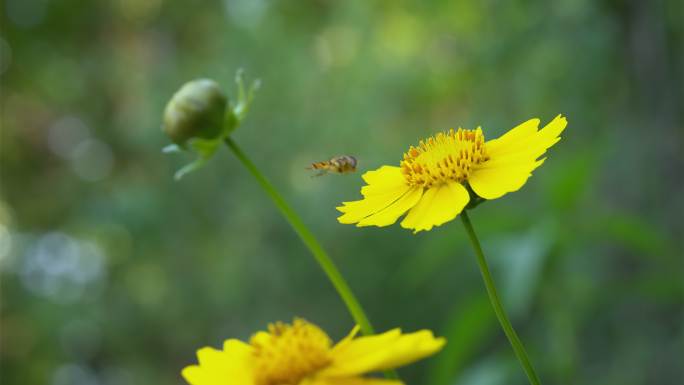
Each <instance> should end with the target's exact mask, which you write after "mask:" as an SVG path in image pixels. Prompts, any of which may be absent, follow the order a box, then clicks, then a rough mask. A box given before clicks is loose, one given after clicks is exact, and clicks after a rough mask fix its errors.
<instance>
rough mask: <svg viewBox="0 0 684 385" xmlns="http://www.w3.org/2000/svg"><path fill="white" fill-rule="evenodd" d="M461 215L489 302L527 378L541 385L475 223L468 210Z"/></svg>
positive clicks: (533, 384)
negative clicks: (473, 223)
mask: <svg viewBox="0 0 684 385" xmlns="http://www.w3.org/2000/svg"><path fill="white" fill-rule="evenodd" d="M460 217H461V221H462V222H463V226H464V227H465V229H466V231H467V232H468V237H469V238H470V243H471V244H472V246H473V249H474V250H475V255H476V256H477V264H478V265H479V266H480V273H482V279H483V280H484V283H485V287H486V288H487V294H488V295H489V302H491V304H492V307H494V313H496V318H498V319H499V323H500V324H501V327H502V328H503V331H504V334H506V337H507V338H508V342H510V343H511V346H512V347H513V351H514V352H515V355H516V356H517V357H518V361H520V365H522V367H523V370H524V371H525V374H526V375H527V378H528V379H529V381H530V384H532V385H539V384H540V381H539V377H537V374H536V373H535V372H534V368H533V367H532V363H531V362H530V359H529V357H528V356H527V353H526V352H525V347H524V346H523V344H522V342H521V341H520V338H518V334H516V332H515V329H513V325H511V321H509V320H508V316H507V315H506V311H505V310H504V308H503V305H502V304H501V300H500V299H499V294H497V292H496V287H495V286H494V280H493V279H492V274H491V273H490V272H489V266H487V260H486V259H485V256H484V253H483V252H482V246H480V241H479V240H478V239H477V235H475V229H473V225H472V223H470V218H469V217H468V213H467V212H466V210H463V211H462V212H461V214H460Z"/></svg>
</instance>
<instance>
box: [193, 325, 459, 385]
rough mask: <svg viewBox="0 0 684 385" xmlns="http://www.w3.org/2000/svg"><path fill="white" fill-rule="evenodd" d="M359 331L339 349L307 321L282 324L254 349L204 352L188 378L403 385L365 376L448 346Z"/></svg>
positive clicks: (421, 337)
mask: <svg viewBox="0 0 684 385" xmlns="http://www.w3.org/2000/svg"><path fill="white" fill-rule="evenodd" d="M358 330H359V328H358V327H355V328H354V329H353V330H352V332H351V333H350V334H349V335H348V336H347V337H346V338H344V339H343V340H342V341H340V342H339V343H337V344H336V345H334V346H333V344H332V341H331V340H330V337H328V335H327V334H326V333H325V332H324V331H323V330H321V329H320V328H319V327H317V326H316V325H314V324H311V323H309V322H307V321H305V320H303V319H295V320H294V322H293V323H292V324H291V325H290V324H285V323H280V322H278V323H275V324H271V325H269V326H268V331H260V332H257V333H256V334H254V335H253V336H252V338H251V339H250V341H249V344H247V343H244V342H242V341H240V340H236V339H230V340H227V341H226V342H225V343H224V345H223V350H217V349H213V348H209V347H206V348H202V349H200V350H199V351H197V357H198V360H199V365H192V366H188V367H186V368H185V369H183V377H185V379H186V380H187V381H188V382H189V383H190V384H191V385H399V384H401V381H397V380H384V379H379V378H370V377H364V376H363V375H364V374H365V373H369V372H375V371H382V370H388V369H394V368H397V367H399V366H403V365H406V364H409V363H411V362H414V361H417V360H419V359H421V358H424V357H426V356H429V355H431V354H434V353H436V352H438V351H439V350H440V349H442V347H443V346H444V344H445V343H446V341H445V340H444V338H435V337H434V336H433V335H432V332H430V331H428V330H421V331H418V332H415V333H408V334H402V333H401V331H400V330H399V329H394V330H390V331H388V332H386V333H383V334H379V335H374V336H366V337H358V338H355V337H356V333H358Z"/></svg>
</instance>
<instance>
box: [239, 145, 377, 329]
mask: <svg viewBox="0 0 684 385" xmlns="http://www.w3.org/2000/svg"><path fill="white" fill-rule="evenodd" d="M225 142H226V145H228V147H229V148H230V149H231V150H232V151H233V153H234V154H235V156H236V157H237V158H238V159H239V160H240V161H241V162H242V164H243V165H244V166H245V168H247V170H248V171H249V172H250V173H251V174H252V176H254V178H255V179H256V180H257V182H259V184H260V185H261V187H262V188H263V189H264V191H266V194H268V196H269V197H270V198H271V200H273V203H274V204H275V205H276V207H277V208H278V210H280V213H281V214H283V216H284V217H285V219H287V221H288V222H289V223H290V226H292V228H293V229H294V231H295V232H296V233H297V234H298V235H299V237H300V238H301V239H302V242H304V244H305V245H306V247H307V248H308V249H309V251H311V254H313V256H314V258H316V262H318V264H319V265H320V266H321V268H322V269H323V271H324V272H325V274H326V275H327V276H328V278H329V279H330V281H331V282H332V284H333V286H334V287H335V290H337V293H338V294H339V295H340V297H342V301H344V304H345V305H347V309H349V312H350V313H351V315H352V317H353V318H354V321H355V322H356V323H357V324H358V325H359V327H360V328H361V332H362V333H363V334H366V335H369V334H374V333H375V331H374V330H373V326H371V323H370V321H369V320H368V317H367V316H366V313H365V312H364V311H363V308H362V307H361V304H360V303H359V301H358V300H357V299H356V297H355V296H354V293H352V291H351V288H349V285H348V284H347V281H345V280H344V278H343V277H342V274H340V271H339V270H338V269H337V266H335V263H334V262H333V261H332V259H331V258H330V256H328V254H327V253H326V252H325V250H323V247H321V245H320V243H318V241H317V240H316V238H315V237H314V235H313V234H312V233H311V231H309V229H308V228H307V227H306V225H305V224H304V222H302V220H301V218H300V217H299V216H298V215H297V213H296V212H295V211H294V210H292V208H291V207H290V206H289V205H288V204H287V202H285V200H284V199H283V197H282V196H281V195H280V194H279V193H278V191H276V189H275V188H274V187H273V185H272V184H271V183H270V182H269V181H268V180H267V179H266V178H265V177H264V175H263V174H262V173H261V172H260V171H259V169H257V167H256V166H255V165H254V163H252V161H251V160H249V158H247V156H246V155H245V153H244V152H242V150H241V149H240V147H238V145H237V143H235V141H233V139H231V138H230V137H228V138H226V140H225Z"/></svg>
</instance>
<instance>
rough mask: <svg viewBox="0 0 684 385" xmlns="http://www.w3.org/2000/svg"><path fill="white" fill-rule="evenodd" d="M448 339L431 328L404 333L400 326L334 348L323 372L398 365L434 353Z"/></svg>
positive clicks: (341, 372) (356, 371) (351, 372)
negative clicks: (331, 359) (328, 365)
mask: <svg viewBox="0 0 684 385" xmlns="http://www.w3.org/2000/svg"><path fill="white" fill-rule="evenodd" d="M445 343H446V341H445V340H444V339H443V338H435V337H434V336H433V334H432V332H430V331H427V330H422V331H419V332H415V333H408V334H401V331H400V330H399V329H393V330H390V331H388V332H386V333H383V334H379V335H375V336H367V337H360V338H357V339H354V340H352V341H351V342H349V343H347V344H345V346H341V347H338V346H336V347H335V348H334V349H333V351H332V357H333V363H332V364H331V366H330V367H328V368H326V369H324V370H322V371H321V372H320V373H319V375H320V376H321V377H322V378H324V377H353V376H357V375H361V374H364V373H369V372H375V371H382V370H387V369H393V368H397V367H399V366H402V365H406V364H408V363H411V362H414V361H417V360H419V359H421V358H424V357H426V356H429V355H431V354H434V353H435V352H437V351H439V350H440V349H441V348H442V347H443V346H444V344H445Z"/></svg>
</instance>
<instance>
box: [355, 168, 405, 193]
mask: <svg viewBox="0 0 684 385" xmlns="http://www.w3.org/2000/svg"><path fill="white" fill-rule="evenodd" d="M361 178H363V180H364V181H365V182H366V183H367V184H368V185H367V186H364V187H362V188H361V194H363V196H371V195H378V194H382V193H384V192H386V191H388V190H395V189H396V188H398V187H401V186H403V185H405V184H406V179H405V178H404V175H403V174H402V173H401V168H399V167H395V166H382V167H380V168H378V169H377V170H373V171H368V172H366V173H364V174H363V175H361Z"/></svg>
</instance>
